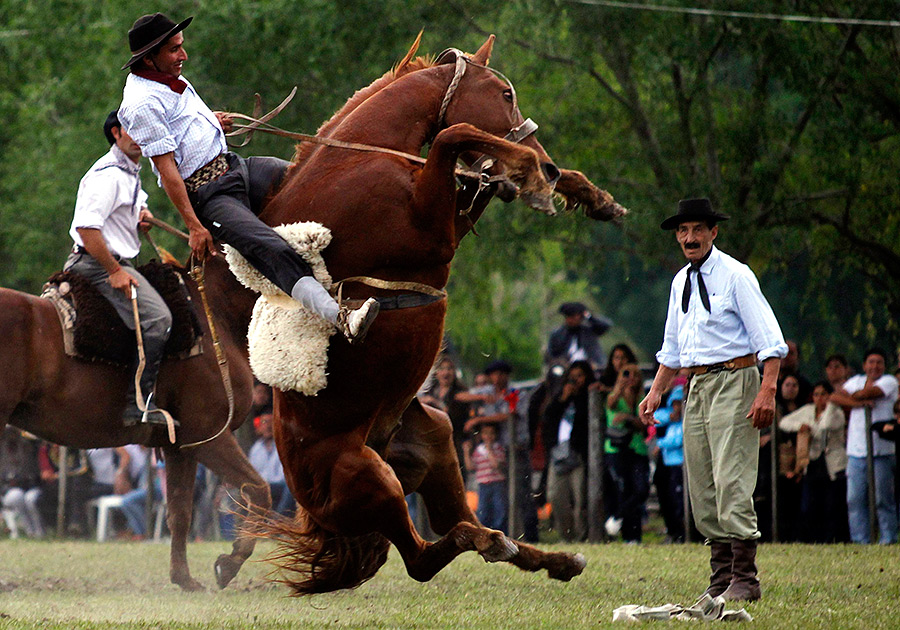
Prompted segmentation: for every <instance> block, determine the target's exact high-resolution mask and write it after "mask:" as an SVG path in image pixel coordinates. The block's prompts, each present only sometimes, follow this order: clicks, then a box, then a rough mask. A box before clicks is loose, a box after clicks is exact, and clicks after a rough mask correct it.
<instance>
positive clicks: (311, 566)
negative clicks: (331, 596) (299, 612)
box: [244, 508, 390, 596]
mask: <svg viewBox="0 0 900 630" xmlns="http://www.w3.org/2000/svg"><path fill="white" fill-rule="evenodd" d="M244 529H245V531H246V533H247V534H249V535H251V536H255V537H257V538H267V539H270V540H274V541H275V542H276V543H277V544H278V546H277V547H276V548H275V550H274V551H272V552H271V553H270V554H269V555H268V556H266V560H267V561H268V562H271V563H272V564H274V565H275V568H274V569H273V570H272V572H271V573H269V579H271V580H273V581H275V582H279V583H281V584H285V585H287V586H288V587H289V588H290V589H291V591H293V593H292V595H294V596H300V595H312V594H315V593H330V592H332V591H337V590H340V589H345V588H356V587H357V586H359V585H360V584H362V583H363V582H365V581H366V580H369V579H370V578H372V577H373V576H374V575H375V573H377V572H378V569H380V568H381V566H382V565H383V564H384V563H385V562H386V561H387V554H388V549H389V547H390V542H389V541H388V539H387V538H385V537H384V536H382V535H381V534H377V533H371V534H365V535H362V536H340V535H338V534H334V533H332V532H330V531H327V530H325V529H323V528H322V527H321V526H320V525H319V524H318V523H316V522H315V521H313V520H312V519H311V518H310V517H309V514H307V513H306V511H305V510H303V509H302V508H298V509H297V516H296V517H295V518H294V519H293V520H292V519H288V518H285V517H283V516H280V515H278V514H275V513H269V514H265V515H260V514H256V513H254V514H251V515H250V516H249V517H248V518H247V519H246V520H245V521H244Z"/></svg>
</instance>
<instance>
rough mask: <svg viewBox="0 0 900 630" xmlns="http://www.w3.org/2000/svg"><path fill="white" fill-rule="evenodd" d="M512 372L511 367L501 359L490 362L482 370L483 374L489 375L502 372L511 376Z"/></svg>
mask: <svg viewBox="0 0 900 630" xmlns="http://www.w3.org/2000/svg"><path fill="white" fill-rule="evenodd" d="M512 371H513V369H512V366H511V365H510V364H509V363H507V362H506V361H504V360H503V359H497V360H496V361H491V362H490V363H488V364H487V367H485V368H484V374H490V373H492V372H504V373H506V374H511V373H512Z"/></svg>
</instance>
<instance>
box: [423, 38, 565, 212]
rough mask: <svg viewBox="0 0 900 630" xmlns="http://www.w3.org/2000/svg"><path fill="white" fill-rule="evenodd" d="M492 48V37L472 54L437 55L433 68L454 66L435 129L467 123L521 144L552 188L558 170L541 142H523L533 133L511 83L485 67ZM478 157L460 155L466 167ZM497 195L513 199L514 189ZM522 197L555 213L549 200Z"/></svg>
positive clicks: (450, 51)
mask: <svg viewBox="0 0 900 630" xmlns="http://www.w3.org/2000/svg"><path fill="white" fill-rule="evenodd" d="M493 46H494V36H493V35H491V36H489V37H488V39H487V41H485V42H484V44H483V45H482V46H481V48H479V49H478V51H477V52H476V53H475V54H473V55H466V54H465V53H463V52H461V51H459V50H457V49H455V48H450V49H448V50H446V51H444V52H443V53H441V54H440V55H438V57H437V59H436V60H435V65H445V64H452V65H453V66H454V67H455V72H454V75H453V79H452V81H451V83H450V86H449V87H448V89H447V91H446V93H445V96H444V101H443V103H442V104H441V111H440V113H439V116H438V126H439V127H445V126H450V125H453V124H455V123H458V122H466V123H469V124H472V125H474V126H476V127H478V128H479V129H481V130H482V131H486V132H488V133H490V134H493V135H495V136H499V137H501V138H506V139H508V140H511V141H513V142H522V144H523V145H525V146H529V147H531V148H532V149H534V150H535V151H536V152H537V153H538V158H539V160H540V164H541V171H542V173H543V175H544V178H545V179H546V180H547V183H548V184H549V186H550V188H552V187H553V186H554V185H555V184H556V182H557V180H558V179H559V177H560V170H559V169H558V168H557V167H556V165H555V164H554V163H553V160H552V159H551V158H550V156H549V155H547V152H546V151H544V149H543V147H541V145H540V143H538V142H537V141H536V140H533V139H532V140H530V141H527V142H523V140H525V139H527V138H528V137H529V136H530V135H531V131H532V130H530V128H529V124H527V123H526V121H525V119H524V117H523V116H522V113H521V112H520V111H519V104H518V99H517V97H516V89H515V87H513V84H512V83H511V82H510V81H509V79H507V78H506V77H505V76H504V75H503V74H501V73H500V72H498V71H497V70H494V69H492V68H489V67H488V63H489V61H490V57H491V51H492V49H493ZM529 122H530V121H529ZM535 128H536V127H535ZM517 134H521V135H517ZM478 158H479V156H478V155H463V160H464V161H465V162H467V163H469V164H472V163H475V162H477V161H478ZM491 169H492V172H498V171H500V172H502V165H497V164H495V165H494V166H492V167H491ZM500 194H501V197H506V199H505V200H507V201H509V200H511V198H513V197H515V190H514V189H512V188H508V189H506V190H503V189H502V188H501V193H500ZM522 198H523V201H525V202H526V203H527V204H528V205H530V206H531V207H533V208H535V209H537V210H541V211H542V212H546V213H547V214H555V210H554V208H553V204H552V202H551V200H550V199H549V198H547V197H545V196H542V195H529V196H525V195H523V197H522Z"/></svg>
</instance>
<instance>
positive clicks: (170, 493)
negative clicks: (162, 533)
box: [166, 449, 204, 591]
mask: <svg viewBox="0 0 900 630" xmlns="http://www.w3.org/2000/svg"><path fill="white" fill-rule="evenodd" d="M196 473H197V460H196V459H194V457H193V455H192V454H188V453H182V452H181V451H179V450H177V449H172V450H168V451H166V509H167V511H168V517H167V519H166V522H167V523H168V525H169V531H170V532H171V533H172V544H171V548H170V562H169V579H170V580H171V581H172V583H173V584H177V585H178V586H180V587H181V588H182V589H184V590H185V591H202V590H204V589H203V585H202V584H200V582H198V581H197V580H195V579H194V578H193V577H191V572H190V569H189V568H188V563H187V537H188V530H190V527H191V515H192V508H193V504H194V478H195V475H196Z"/></svg>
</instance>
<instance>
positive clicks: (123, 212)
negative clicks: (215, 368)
mask: <svg viewBox="0 0 900 630" xmlns="http://www.w3.org/2000/svg"><path fill="white" fill-rule="evenodd" d="M103 133H104V134H105V135H106V139H107V140H108V141H109V143H110V145H111V146H110V148H109V153H107V154H106V155H104V156H103V157H101V158H100V159H99V160H97V161H96V162H95V163H94V165H93V166H92V167H91V169H90V170H89V171H88V172H87V173H86V174H85V176H84V177H83V178H81V183H80V184H79V185H78V198H77V200H76V202H75V216H74V218H73V219H72V227H71V229H70V230H69V234H70V235H71V236H72V240H73V241H75V246H74V247H73V248H72V252H71V253H70V254H69V258H68V260H66V264H65V270H66V271H74V272H76V273H79V274H81V275H82V276H84V277H86V278H87V279H88V280H89V281H90V282H91V284H93V285H94V286H95V287H97V289H98V290H99V291H100V293H101V294H102V295H103V297H105V298H106V299H107V300H109V301H110V303H111V304H112V305H113V307H114V308H115V309H116V313H118V315H119V317H121V318H122V321H124V322H125V325H126V326H127V327H128V328H129V329H130V330H134V328H135V326H134V314H133V311H132V307H131V292H132V288H134V289H135V290H136V291H137V304H138V313H139V315H140V320H141V333H142V335H143V341H144V353H145V356H146V365H145V367H144V371H143V373H142V375H141V393H142V394H143V396H144V399H145V400H146V399H147V397H148V395H149V394H150V393H151V392H152V391H153V388H154V386H155V384H156V376H157V374H159V364H160V362H161V361H162V359H163V351H164V349H165V345H166V340H168V338H169V331H170V329H171V327H172V314H171V313H170V312H169V307H167V306H166V303H165V302H164V301H163V299H162V297H160V295H159V293H157V292H156V289H154V288H153V287H152V286H151V285H150V283H149V282H148V281H147V280H146V279H145V278H144V277H143V276H142V275H141V274H140V273H139V272H138V271H137V270H136V269H135V268H134V266H133V265H132V263H131V259H132V258H134V257H135V256H137V255H138V252H139V251H140V249H141V239H140V235H139V234H138V228H139V227H143V228H147V229H149V227H150V225H149V224H148V223H143V224H142V225H141V222H142V221H144V219H146V218H148V217H152V216H153V215H152V214H151V213H150V211H149V210H148V209H147V206H146V203H147V193H145V192H144V191H143V189H142V188H141V176H140V170H141V165H140V160H141V148H140V147H139V146H138V145H137V144H136V143H135V142H134V140H132V139H131V137H130V136H129V135H128V134H127V133H126V132H125V130H124V129H122V127H121V125H120V123H119V119H118V117H117V116H116V112H110V113H109V115H108V116H107V118H106V121H105V123H104V124H103ZM135 370H137V365H135ZM135 392H136V390H135V384H134V378H131V379H129V390H128V398H127V405H126V407H125V415H124V422H125V424H126V426H127V425H131V424H135V423H137V422H141V421H143V422H149V423H153V424H165V423H166V420H165V417H164V416H163V414H162V413H160V411H159V409H158V408H157V407H156V405H155V404H154V403H153V400H152V398H151V399H150V400H149V401H148V403H147V413H146V414H144V413H143V412H142V411H141V410H140V409H138V407H137V402H136V400H135V399H136V396H135Z"/></svg>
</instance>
